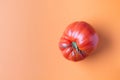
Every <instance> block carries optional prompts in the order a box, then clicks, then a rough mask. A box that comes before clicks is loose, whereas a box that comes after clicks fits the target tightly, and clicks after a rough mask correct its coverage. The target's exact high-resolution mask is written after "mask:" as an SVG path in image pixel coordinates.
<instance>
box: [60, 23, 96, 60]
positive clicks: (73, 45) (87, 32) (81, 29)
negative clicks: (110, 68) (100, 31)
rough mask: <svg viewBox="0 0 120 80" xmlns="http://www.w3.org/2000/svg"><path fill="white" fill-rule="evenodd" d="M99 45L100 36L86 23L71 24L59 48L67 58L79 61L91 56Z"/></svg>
mask: <svg viewBox="0 0 120 80" xmlns="http://www.w3.org/2000/svg"><path fill="white" fill-rule="evenodd" d="M97 44H98V35H97V34H96V32H95V30H94V29H93V28H92V26H91V25H90V24H88V23H86V22H84V21H81V22H74V23H72V24H70V25H69V26H68V27H67V28H66V29H65V31H64V33H63V35H62V37H61V39H60V42H59V48H60V50H61V51H62V54H63V56H64V57H65V58H67V59H68V60H72V61H79V60H82V59H84V58H85V57H87V56H88V55H90V54H91V53H92V52H93V50H94V49H95V48H96V46H97Z"/></svg>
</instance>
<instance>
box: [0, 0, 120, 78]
mask: <svg viewBox="0 0 120 80" xmlns="http://www.w3.org/2000/svg"><path fill="white" fill-rule="evenodd" d="M119 3H120V1H119V0H1V1H0V80H120V4H119ZM81 20H84V21H87V22H88V23H90V24H91V25H93V27H94V28H95V30H96V31H97V32H98V34H99V37H100V43H99V46H98V48H97V50H96V51H95V53H94V54H93V55H91V56H89V57H88V58H86V59H85V60H83V61H80V62H71V61H68V60H66V59H65V58H64V57H63V56H62V54H61V51H60V50H59V48H58V42H59V39H60V37H61V35H62V33H63V31H64V29H65V28H66V26H67V25H68V24H70V23H71V22H74V21H81Z"/></svg>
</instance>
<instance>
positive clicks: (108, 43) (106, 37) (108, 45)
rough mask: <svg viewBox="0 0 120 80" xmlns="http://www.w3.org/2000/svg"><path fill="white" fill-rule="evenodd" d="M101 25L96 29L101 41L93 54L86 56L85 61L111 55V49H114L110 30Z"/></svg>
mask: <svg viewBox="0 0 120 80" xmlns="http://www.w3.org/2000/svg"><path fill="white" fill-rule="evenodd" d="M101 26H102V27H101ZM101 26H97V27H96V29H95V30H96V32H97V33H98V36H99V43H98V46H97V48H96V50H95V51H94V52H93V54H91V55H90V56H88V57H87V58H86V60H85V61H87V62H91V61H92V62H93V61H95V60H98V59H100V58H102V57H103V56H107V55H110V54H109V53H108V52H109V50H110V49H112V39H111V33H110V32H109V31H108V29H107V27H106V26H105V25H104V26H103V25H101Z"/></svg>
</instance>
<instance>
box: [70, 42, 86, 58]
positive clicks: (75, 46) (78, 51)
mask: <svg viewBox="0 0 120 80" xmlns="http://www.w3.org/2000/svg"><path fill="white" fill-rule="evenodd" d="M72 47H73V48H75V49H76V51H77V53H79V54H81V55H82V57H85V52H84V51H82V50H80V49H79V48H78V46H77V44H76V42H72Z"/></svg>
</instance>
